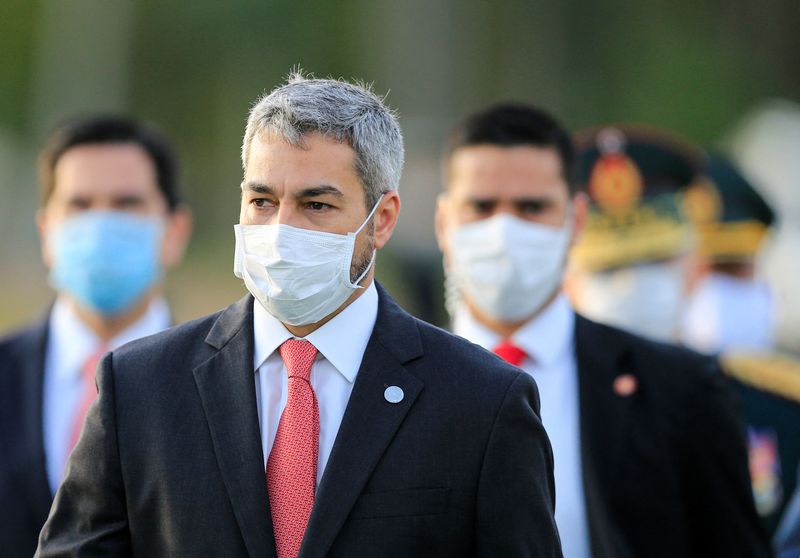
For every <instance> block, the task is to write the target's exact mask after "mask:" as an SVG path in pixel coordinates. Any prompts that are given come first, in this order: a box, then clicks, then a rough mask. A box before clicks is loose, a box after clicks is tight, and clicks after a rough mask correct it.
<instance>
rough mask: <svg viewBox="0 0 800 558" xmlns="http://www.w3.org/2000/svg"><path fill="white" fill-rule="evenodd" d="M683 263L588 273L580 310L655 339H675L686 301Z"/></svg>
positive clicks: (581, 288)
mask: <svg viewBox="0 0 800 558" xmlns="http://www.w3.org/2000/svg"><path fill="white" fill-rule="evenodd" d="M683 265H684V264H683V262H681V261H680V260H679V261H672V262H657V263H649V264H641V265H637V266H634V267H629V268H624V269H618V270H613V271H605V272H598V273H593V274H587V275H586V276H585V277H583V278H582V280H581V286H580V295H579V299H580V300H579V301H578V302H579V307H578V310H579V311H580V312H583V313H585V314H586V316H587V317H589V318H591V319H593V320H597V321H598V322H605V323H608V324H611V325H613V326H617V327H621V328H623V329H627V330H628V331H632V332H633V333H637V334H639V335H643V336H645V337H649V338H650V339H655V340H657V341H674V340H675V335H676V332H677V329H678V320H679V319H680V311H681V308H682V307H683V302H684V273H685V271H684V268H683Z"/></svg>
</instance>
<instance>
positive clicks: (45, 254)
mask: <svg viewBox="0 0 800 558" xmlns="http://www.w3.org/2000/svg"><path fill="white" fill-rule="evenodd" d="M36 230H37V231H38V232H39V246H40V250H41V253H42V261H43V262H44V265H45V267H47V269H50V267H51V266H52V262H53V257H52V254H51V253H50V246H49V243H48V241H47V211H46V210H45V208H44V207H40V208H39V209H37V210H36Z"/></svg>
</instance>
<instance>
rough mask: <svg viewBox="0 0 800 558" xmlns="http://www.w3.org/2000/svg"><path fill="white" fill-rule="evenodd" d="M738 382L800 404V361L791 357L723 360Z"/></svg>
mask: <svg viewBox="0 0 800 558" xmlns="http://www.w3.org/2000/svg"><path fill="white" fill-rule="evenodd" d="M720 361H721V362H722V368H723V370H725V373H726V374H728V375H729V376H731V377H733V378H735V379H736V380H738V381H740V382H742V383H744V384H747V385H749V386H752V387H755V388H756V389H759V390H762V391H767V392H770V393H773V394H776V395H779V396H781V397H783V398H785V399H791V400H792V401H796V402H798V403H800V360H798V359H796V358H793V357H791V356H788V355H782V354H775V353H768V354H748V353H731V354H726V355H722V356H721V357H720Z"/></svg>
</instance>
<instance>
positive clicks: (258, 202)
mask: <svg viewBox="0 0 800 558" xmlns="http://www.w3.org/2000/svg"><path fill="white" fill-rule="evenodd" d="M250 203H252V204H253V205H255V206H256V207H267V205H269V202H268V200H266V199H264V198H256V199H254V200H250Z"/></svg>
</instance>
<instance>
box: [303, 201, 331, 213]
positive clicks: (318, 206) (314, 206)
mask: <svg viewBox="0 0 800 558" xmlns="http://www.w3.org/2000/svg"><path fill="white" fill-rule="evenodd" d="M307 207H308V208H309V209H310V210H312V211H322V210H324V209H328V208H329V207H330V206H329V205H328V204H327V203H322V202H308V205H307Z"/></svg>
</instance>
